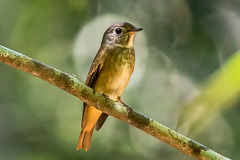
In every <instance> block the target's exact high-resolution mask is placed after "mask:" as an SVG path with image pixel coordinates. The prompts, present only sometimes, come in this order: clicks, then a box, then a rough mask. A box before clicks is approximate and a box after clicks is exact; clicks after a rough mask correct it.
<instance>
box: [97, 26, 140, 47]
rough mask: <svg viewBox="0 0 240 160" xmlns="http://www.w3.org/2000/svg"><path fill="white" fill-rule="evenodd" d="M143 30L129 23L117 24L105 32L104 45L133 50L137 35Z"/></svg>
mask: <svg viewBox="0 0 240 160" xmlns="http://www.w3.org/2000/svg"><path fill="white" fill-rule="evenodd" d="M141 30H143V29H142V28H137V27H135V26H133V25H132V24H130V23H127V22H118V23H115V24H113V25H111V26H110V27H109V28H108V29H107V30H106V31H105V33H104V35H103V40H102V45H107V46H118V47H125V48H132V47H133V42H134V38H135V35H136V33H137V32H138V31H141Z"/></svg>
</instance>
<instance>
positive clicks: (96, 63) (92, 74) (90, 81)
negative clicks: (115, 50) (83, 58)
mask: <svg viewBox="0 0 240 160" xmlns="http://www.w3.org/2000/svg"><path fill="white" fill-rule="evenodd" d="M105 51H106V48H102V47H101V49H99V51H98V53H97V55H96V57H95V58H94V60H93V62H92V65H91V68H90V70H89V72H88V75H87V79H86V82H85V84H86V85H87V86H88V87H90V88H94V86H95V83H96V81H97V79H98V76H99V74H100V72H101V69H102V66H103V63H104V60H105V58H106V54H104V52H105ZM86 105H87V104H86V103H83V115H82V125H81V126H82V127H83V124H84V113H85V112H84V111H85V109H86Z"/></svg>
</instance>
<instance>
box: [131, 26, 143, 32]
mask: <svg viewBox="0 0 240 160" xmlns="http://www.w3.org/2000/svg"><path fill="white" fill-rule="evenodd" d="M141 30H143V28H138V27H135V28H133V30H131V31H128V32H139V31H141Z"/></svg>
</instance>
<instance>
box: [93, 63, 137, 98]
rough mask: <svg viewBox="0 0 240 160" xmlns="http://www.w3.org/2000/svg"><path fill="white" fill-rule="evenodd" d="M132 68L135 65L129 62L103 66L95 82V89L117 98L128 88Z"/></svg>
mask: <svg viewBox="0 0 240 160" xmlns="http://www.w3.org/2000/svg"><path fill="white" fill-rule="evenodd" d="M132 70H133V67H132V66H131V65H130V64H128V63H126V64H125V65H118V64H115V65H114V66H108V67H105V68H103V70H102V71H101V73H100V75H99V77H98V80H97V82H96V84H95V87H94V90H95V91H96V92H100V93H101V92H102V93H104V94H106V95H108V96H109V98H110V99H112V100H116V99H117V98H118V97H120V96H121V95H122V93H123V91H124V89H125V88H126V86H127V84H128V81H129V79H130V76H131V74H132Z"/></svg>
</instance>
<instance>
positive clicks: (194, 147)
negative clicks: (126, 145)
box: [0, 46, 228, 160]
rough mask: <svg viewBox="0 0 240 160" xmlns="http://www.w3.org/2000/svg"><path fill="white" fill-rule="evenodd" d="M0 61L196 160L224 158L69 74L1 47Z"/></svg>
mask: <svg viewBox="0 0 240 160" xmlns="http://www.w3.org/2000/svg"><path fill="white" fill-rule="evenodd" d="M0 62H3V63H5V64H7V65H9V66H12V67H14V68H17V69H19V70H22V71H24V72H27V73H29V74H31V75H33V76H35V77H38V78H41V79H42V80H44V81H46V82H48V83H50V84H52V85H54V86H56V87H58V88H61V89H62V90H64V91H66V92H68V93H70V94H71V95H73V96H75V97H77V98H79V99H80V100H82V101H84V102H86V103H88V104H90V105H92V106H94V107H96V108H97V109H99V110H102V111H103V112H105V113H107V114H109V115H111V116H113V117H115V118H117V119H120V120H121V121H124V122H126V123H128V124H130V125H132V126H134V127H136V128H138V129H140V130H142V131H144V132H146V133H147V134H149V135H152V136H153V137H155V138H157V139H159V140H161V141H163V142H165V143H167V144H169V145H170V146H172V147H174V148H176V149H178V150H179V151H181V152H183V153H185V154H187V155H189V156H192V157H194V158H196V159H211V160H227V159H228V158H226V157H224V156H222V155H220V154H218V153H216V152H214V151H213V150H211V149H209V148H207V147H205V146H203V145H202V144H200V143H198V142H195V141H194V140H191V139H190V138H187V137H185V136H183V135H181V134H179V133H177V132H176V131H174V130H172V129H170V128H168V127H166V126H164V125H162V124H160V123H159V122H157V121H155V120H153V119H151V118H149V117H146V116H144V115H142V114H140V113H138V112H136V111H134V110H130V111H129V110H128V109H127V108H126V107H125V106H123V105H122V104H121V103H118V102H115V101H112V100H110V99H106V97H105V96H103V95H101V94H100V93H96V92H93V90H92V89H91V88H89V87H87V86H85V85H84V84H83V83H82V82H80V81H79V80H78V79H77V78H76V77H75V76H73V75H70V74H67V73H64V72H62V71H60V70H57V69H55V68H53V67H50V66H48V65H45V64H43V63H41V62H38V61H36V60H34V59H32V58H30V57H28V56H25V55H23V54H21V53H18V52H16V51H13V50H11V49H8V48H6V47H3V46H0Z"/></svg>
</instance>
